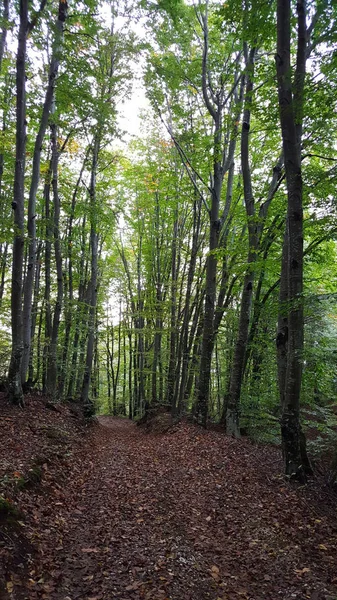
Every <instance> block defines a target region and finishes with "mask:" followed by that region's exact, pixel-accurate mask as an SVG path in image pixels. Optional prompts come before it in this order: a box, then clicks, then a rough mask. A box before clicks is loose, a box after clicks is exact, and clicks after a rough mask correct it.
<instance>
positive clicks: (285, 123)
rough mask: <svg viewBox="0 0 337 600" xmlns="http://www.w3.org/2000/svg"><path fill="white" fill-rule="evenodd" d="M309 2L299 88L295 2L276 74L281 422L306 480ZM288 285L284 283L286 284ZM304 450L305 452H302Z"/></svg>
mask: <svg viewBox="0 0 337 600" xmlns="http://www.w3.org/2000/svg"><path fill="white" fill-rule="evenodd" d="M305 13H306V5H305V0H299V1H298V2H297V27H298V28H297V61H296V75H295V82H294V86H293V85H292V80H291V52H290V47H291V3H290V0H278V2H277V55H276V71H277V80H278V97H279V107H280V121H281V130H282V142H283V151H284V164H285V173H286V181H287V193H288V210H287V231H288V244H287V245H288V251H287V257H288V268H287V273H285V271H286V270H283V272H282V274H283V277H284V276H285V275H286V276H287V288H288V294H287V296H288V298H287V300H288V310H287V319H288V348H287V366H286V373H285V383H284V398H281V401H283V407H282V409H283V410H282V418H281V434H282V446H283V456H284V467H285V473H286V475H288V476H289V477H294V478H296V479H299V480H301V481H303V480H305V465H304V461H303V456H302V453H303V452H304V449H303V452H301V427H300V393H301V381H302V361H303V331H304V327H303V299H302V296H303V203H302V193H303V184H302V170H301V149H300V148H301V133H302V109H303V83H304V76H305V64H306V52H307V29H306V14H305ZM281 286H282V282H281ZM302 448H303V447H302Z"/></svg>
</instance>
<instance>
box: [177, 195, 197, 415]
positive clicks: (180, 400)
mask: <svg viewBox="0 0 337 600" xmlns="http://www.w3.org/2000/svg"><path fill="white" fill-rule="evenodd" d="M200 223H201V198H200V199H199V200H195V201H194V204H193V239H192V249H191V258H190V263H189V270H188V275H187V286H186V294H185V305H184V316H183V323H182V327H181V330H180V336H181V352H180V353H179V354H180V356H181V360H182V364H181V369H180V365H179V364H178V365H177V368H178V369H179V370H180V380H179V382H178V383H179V387H178V385H177V388H176V389H177V400H176V405H177V407H178V414H181V413H182V412H183V411H184V408H185V407H184V397H185V388H186V383H187V376H188V363H189V345H188V335H189V323H190V318H191V296H192V284H193V280H194V274H195V268H196V262H197V253H198V248H199V244H200V240H199V235H200ZM177 379H178V378H177Z"/></svg>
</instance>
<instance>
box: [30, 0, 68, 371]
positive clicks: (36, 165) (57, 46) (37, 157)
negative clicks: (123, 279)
mask: <svg viewBox="0 0 337 600" xmlns="http://www.w3.org/2000/svg"><path fill="white" fill-rule="evenodd" d="M67 9H68V5H67V2H66V1H64V0H60V2H59V9H58V18H57V21H56V26H55V38H54V43H53V51H52V57H51V61H50V66H49V74H48V84H47V89H46V95H45V100H44V104H43V109H42V116H41V121H40V125H39V130H38V133H37V136H36V140H35V146H34V154H33V166H32V179H31V184H30V190H29V200H28V225H27V227H28V240H29V244H28V264H27V271H26V277H25V285H24V303H23V344H24V350H23V357H22V367H21V379H22V383H24V382H25V381H26V376H27V370H28V362H29V355H30V344H31V319H32V296H33V286H34V273H35V262H36V194H37V189H38V185H39V181H40V162H41V153H42V145H43V140H44V136H45V133H46V129H47V126H48V119H49V115H50V112H51V109H52V103H53V97H54V93H55V84H56V78H57V73H58V69H59V63H60V54H61V46H62V41H63V29H64V23H65V20H66V17H67Z"/></svg>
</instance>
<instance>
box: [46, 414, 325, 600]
mask: <svg viewBox="0 0 337 600" xmlns="http://www.w3.org/2000/svg"><path fill="white" fill-rule="evenodd" d="M83 473H86V476H85V477H84V476H83ZM278 473H279V463H278V451H276V450H275V451H274V450H273V449H271V448H270V447H265V448H263V447H261V446H256V445H254V444H252V443H250V442H249V441H241V442H237V441H236V440H232V439H228V438H225V437H224V436H223V435H221V434H219V433H215V432H201V431H200V430H198V429H196V428H194V427H191V426H187V425H186V426H184V425H180V426H179V427H178V428H177V430H175V431H174V432H172V433H168V434H166V435H153V434H152V435H149V434H146V433H144V432H143V431H141V430H140V428H137V427H136V426H135V425H133V424H131V423H129V422H128V421H126V420H118V419H112V418H109V417H101V418H100V427H98V428H97V430H96V432H95V433H94V434H93V441H92V443H91V445H90V456H89V457H88V462H87V464H83V469H81V470H80V471H79V472H77V474H75V475H74V479H73V482H72V483H71V484H70V485H69V488H68V489H67V490H65V499H63V500H62V502H60V512H59V513H58V515H59V517H58V519H59V531H61V532H63V533H62V536H61V538H60V539H59V541H58V546H57V547H55V548H54V549H53V550H52V556H51V558H50V566H49V575H50V576H49V579H48V578H46V585H45V587H44V595H43V593H42V592H41V596H39V597H40V598H47V599H50V600H79V599H81V600H112V599H114V598H117V599H118V600H141V599H143V600H144V599H145V600H168V599H170V600H208V599H209V600H242V599H248V600H249V599H250V600H262V599H268V600H277V599H278V598H279V599H280V600H293V599H294V598H295V599H296V598H297V599H301V600H302V599H303V600H304V599H305V598H310V599H312V600H322V599H329V600H336V598H337V585H336V584H337V579H336V577H337V572H336V564H337V563H336V531H335V530H334V526H333V523H331V522H330V520H329V517H328V516H327V517H325V516H324V515H323V514H319V513H318V512H317V511H318V510H319V509H317V507H316V508H315V509H313V508H312V509H310V508H309V507H308V505H307V504H306V503H305V502H304V500H303V499H302V496H301V492H298V491H294V490H291V489H290V488H288V487H287V486H286V485H285V484H284V481H283V479H282V478H281V477H280V476H279V474H278ZM48 586H49V587H48ZM48 589H49V592H48ZM46 590H47V591H46Z"/></svg>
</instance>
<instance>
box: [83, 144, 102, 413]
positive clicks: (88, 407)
mask: <svg viewBox="0 0 337 600" xmlns="http://www.w3.org/2000/svg"><path fill="white" fill-rule="evenodd" d="M99 147H100V140H99V135H97V136H96V137H95V139H94V143H93V149H92V165H91V178H90V245H91V295H90V301H89V323H88V327H89V330H88V341H87V352H86V360H85V370H84V376H83V384H82V392H81V400H82V402H83V406H84V409H85V411H86V412H87V414H88V416H90V415H92V414H93V412H94V409H93V404H92V402H91V400H90V398H89V390H90V380H91V370H92V361H93V355H94V343H95V316H96V304H97V278H98V233H97V216H96V211H95V206H96V174H97V162H98V155H99Z"/></svg>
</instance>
